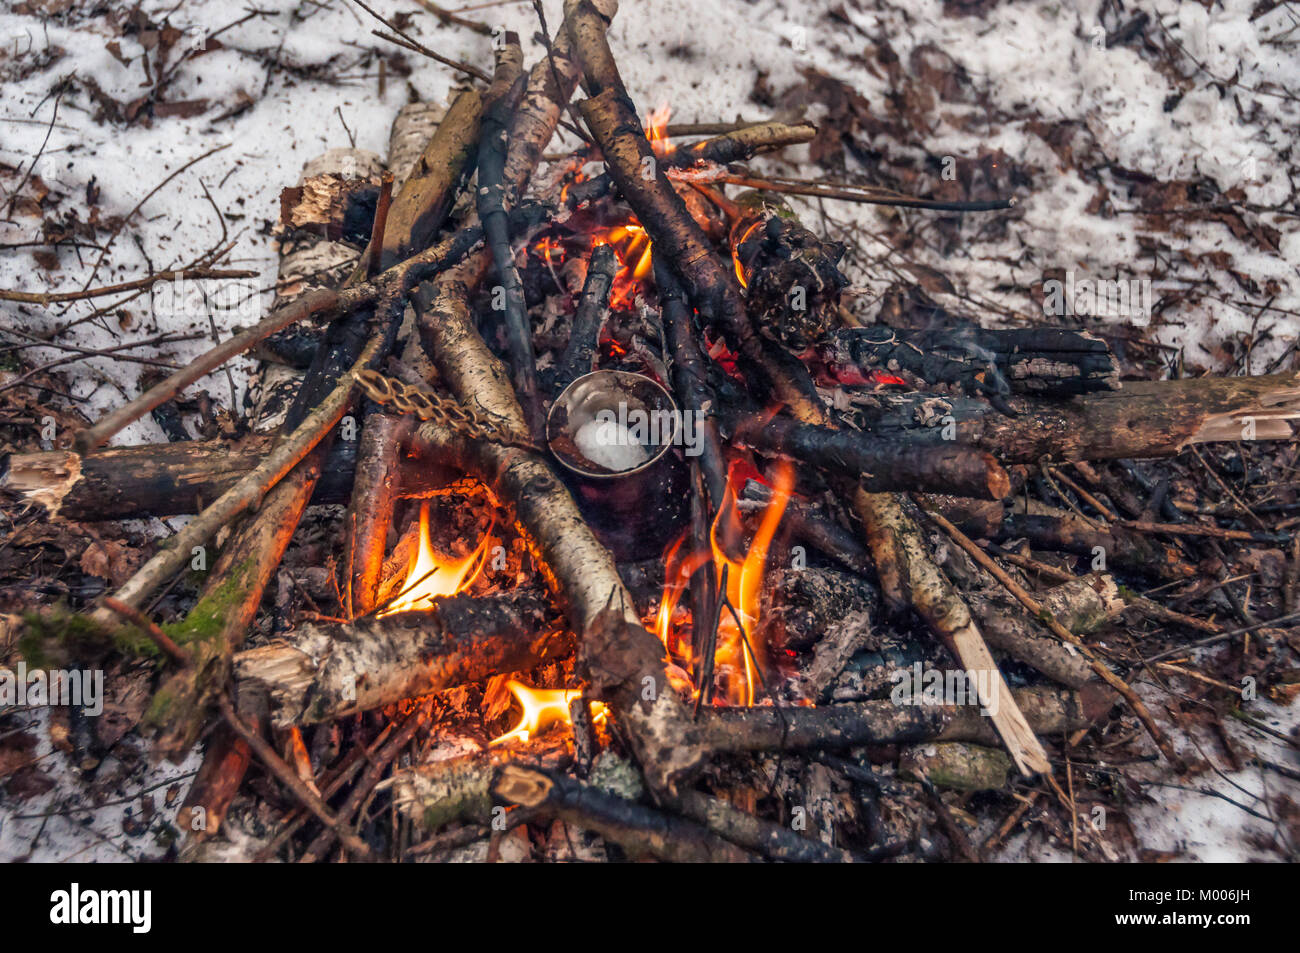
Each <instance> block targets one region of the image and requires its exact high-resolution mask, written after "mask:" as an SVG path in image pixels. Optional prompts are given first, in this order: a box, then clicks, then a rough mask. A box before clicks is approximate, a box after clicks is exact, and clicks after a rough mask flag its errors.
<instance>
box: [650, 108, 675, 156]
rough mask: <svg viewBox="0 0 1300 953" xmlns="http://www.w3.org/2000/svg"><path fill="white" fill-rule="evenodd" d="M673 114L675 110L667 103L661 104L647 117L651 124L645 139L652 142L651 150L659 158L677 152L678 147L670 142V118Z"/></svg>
mask: <svg viewBox="0 0 1300 953" xmlns="http://www.w3.org/2000/svg"><path fill="white" fill-rule="evenodd" d="M672 114H673V108H672V107H671V106H669V105H668V104H667V103H661V104H660V105H659V107H658V108H656V109H653V110H651V111H650V114H649V115H648V116H646V121H647V122H648V123H649V124H650V125H649V127H648V128H647V129H646V131H645V137H646V138H647V139H649V140H650V148H651V149H652V150H654V154H655V155H657V156H666V155H668V154H669V153H670V152H675V151H676V149H677V147H676V146H674V145H673V144H672V143H671V142H669V141H668V135H667V132H668V118H669V117H670V116H671V115H672Z"/></svg>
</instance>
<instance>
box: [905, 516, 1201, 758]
mask: <svg viewBox="0 0 1300 953" xmlns="http://www.w3.org/2000/svg"><path fill="white" fill-rule="evenodd" d="M922 508H923V509H924V507H922ZM925 512H926V514H927V515H928V516H929V517H930V519H932V520H933V521H934V522H935V523H936V524H937V525H938V526H939V528H940V529H942V530H943V531H944V532H945V533H947V534H948V536H949V537H950V538H951V539H952V541H953V542H955V543H956V544H957V545H958V546H960V547H961V548H962V549H963V550H965V551H966V554H967V555H969V556H970V557H971V559H973V560H975V561H976V562H977V563H979V564H980V565H981V566H982V567H983V568H984V569H986V570H988V572H989V573H990V574H991V575H992V576H993V577H994V578H995V579H997V581H998V582H1000V583H1002V585H1003V586H1005V587H1006V589H1007V591H1008V592H1010V593H1011V594H1012V595H1013V596H1015V597H1016V599H1018V600H1019V601H1020V604H1021V605H1023V606H1024V607H1025V608H1026V609H1028V610H1029V611H1030V612H1031V613H1032V614H1033V615H1034V616H1036V617H1037V618H1038V619H1039V620H1040V621H1041V622H1042V623H1043V624H1044V625H1046V626H1047V628H1048V629H1050V630H1051V631H1052V634H1053V635H1055V636H1056V637H1057V638H1058V639H1060V640H1061V641H1062V642H1067V643H1069V644H1070V645H1073V646H1074V647H1075V648H1077V649H1078V650H1079V651H1080V652H1082V653H1083V656H1084V658H1086V659H1087V660H1088V664H1089V666H1090V667H1091V668H1092V670H1093V671H1094V672H1096V673H1097V675H1098V676H1099V677H1100V678H1101V679H1102V681H1104V682H1105V683H1106V684H1107V685H1109V686H1110V687H1111V688H1113V689H1115V691H1117V692H1119V693H1120V695H1122V696H1123V697H1124V700H1125V701H1127V702H1128V703H1129V706H1130V707H1131V708H1132V709H1133V712H1134V714H1136V715H1137V716H1138V720H1140V721H1141V722H1142V725H1143V727H1145V728H1146V730H1147V733H1148V734H1150V735H1151V740H1152V741H1154V742H1155V743H1156V747H1157V748H1159V749H1160V753H1161V754H1163V755H1164V756H1165V758H1167V759H1168V760H1169V763H1170V764H1172V765H1174V766H1175V767H1176V768H1178V769H1179V770H1182V769H1183V767H1184V765H1183V761H1182V759H1181V758H1180V757H1179V756H1178V754H1177V752H1175V751H1174V748H1173V745H1171V744H1170V743H1169V740H1168V739H1167V738H1166V737H1165V736H1164V733H1163V732H1162V731H1161V730H1160V728H1159V726H1158V725H1157V724H1156V722H1155V719H1154V718H1153V717H1152V716H1151V712H1150V711H1148V710H1147V706H1146V705H1145V704H1143V702H1142V699H1140V698H1138V696H1137V692H1135V691H1133V688H1132V687H1131V686H1130V685H1129V684H1128V683H1127V682H1126V681H1124V679H1122V678H1120V677H1119V676H1118V675H1116V674H1115V673H1114V672H1112V671H1111V670H1110V669H1109V668H1107V667H1106V665H1104V664H1103V663H1102V661H1101V660H1100V659H1099V658H1097V655H1096V653H1095V652H1093V650H1092V649H1091V647H1089V646H1088V645H1087V644H1086V643H1085V642H1083V641H1082V640H1081V639H1079V637H1078V636H1076V635H1075V634H1074V633H1073V632H1071V631H1070V630H1069V629H1067V628H1066V627H1065V626H1063V625H1061V623H1060V622H1058V621H1057V619H1056V617H1055V616H1053V615H1052V614H1051V613H1049V612H1048V611H1047V610H1046V609H1044V608H1043V604H1042V603H1041V602H1039V601H1038V600H1037V599H1035V598H1034V597H1033V596H1031V595H1030V594H1029V593H1028V592H1026V591H1025V589H1024V588H1023V587H1022V586H1021V585H1020V583H1018V582H1016V581H1015V580H1014V579H1012V578H1011V575H1010V574H1009V573H1008V572H1007V571H1006V570H1005V569H1003V568H1002V567H1001V566H999V565H998V564H997V562H995V561H994V560H993V558H992V557H991V556H989V554H988V553H986V552H984V550H982V549H980V548H979V547H978V546H976V545H975V543H974V542H973V541H972V540H971V538H970V537H969V536H967V535H966V534H965V533H963V532H962V531H961V530H959V529H958V528H957V527H956V526H954V525H953V524H952V523H951V522H949V520H948V519H947V518H946V517H945V516H944V515H943V514H942V513H936V512H935V511H934V510H926V511H925Z"/></svg>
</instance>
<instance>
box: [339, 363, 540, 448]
mask: <svg viewBox="0 0 1300 953" xmlns="http://www.w3.org/2000/svg"><path fill="white" fill-rule="evenodd" d="M357 383H358V384H360V385H361V389H362V390H364V391H365V392H366V396H367V397H369V398H370V399H371V400H373V401H374V402H375V403H377V404H387V405H389V406H392V407H395V408H397V409H398V410H399V411H401V412H402V413H404V414H414V415H415V416H417V417H419V418H420V419H421V420H432V421H435V422H436V423H439V424H441V425H443V426H444V427H448V428H449V429H451V430H454V431H456V432H457V433H460V434H464V435H465V436H466V437H472V438H474V439H475V440H488V441H491V442H492V443H499V444H504V445H505V446H507V447H523V448H524V449H526V450H534V451H538V450H540V448H539V447H538V446H537V444H535V443H533V442H532V441H531V440H529V439H528V438H526V437H521V436H519V435H517V434H514V433H511V432H510V431H508V430H504V429H502V428H501V427H499V426H497V424H495V423H494V422H493V421H491V420H488V419H487V418H486V417H483V416H482V415H480V414H478V413H476V412H474V411H472V410H470V409H469V408H467V407H464V406H462V405H461V404H460V403H459V402H458V401H456V400H454V399H453V398H451V397H444V396H443V395H441V394H439V393H436V392H435V391H432V390H429V389H428V388H427V387H419V386H416V385H413V384H407V383H406V382H405V381H399V380H397V379H396V378H392V377H387V376H385V375H383V374H380V373H379V372H377V371H361V372H360V373H358V374H357Z"/></svg>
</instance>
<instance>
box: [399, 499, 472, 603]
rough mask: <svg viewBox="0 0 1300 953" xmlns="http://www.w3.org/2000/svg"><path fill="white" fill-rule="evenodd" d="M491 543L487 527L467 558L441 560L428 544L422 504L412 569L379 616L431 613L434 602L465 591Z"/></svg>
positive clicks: (426, 511)
mask: <svg viewBox="0 0 1300 953" xmlns="http://www.w3.org/2000/svg"><path fill="white" fill-rule="evenodd" d="M491 539H492V528H491V527H488V531H487V532H486V533H484V534H483V541H482V542H480V543H479V544H478V547H477V548H475V550H474V551H473V552H472V553H470V554H469V555H468V556H465V557H463V558H461V559H453V560H446V559H442V558H440V557H439V556H438V555H437V554H436V553H435V552H434V551H433V543H432V542H431V541H430V536H429V504H428V503H425V504H424V505H423V506H421V507H420V533H419V548H418V549H417V551H416V553H415V556H414V558H413V559H412V560H411V568H410V569H409V570H407V573H406V579H405V581H404V582H403V583H402V589H401V591H400V592H399V594H398V596H397V598H396V599H395V600H394V601H393V602H392V603H391V604H390V605H389V606H388V607H387V608H385V609H384V610H383V611H382V612H380V613H379V615H380V616H386V615H392V614H393V613H395V612H412V611H418V610H420V609H431V608H433V604H434V601H435V600H437V599H441V598H443V597H444V596H454V595H455V594H456V593H458V592H462V591H464V590H465V589H466V588H467V587H468V586H469V585H470V583H472V582H473V581H474V579H475V578H476V577H477V576H478V574H479V573H480V572H482V570H483V563H482V561H481V559H480V557H482V555H483V554H484V553H485V552H486V551H487V545H488V542H489V541H490V540H491ZM476 564H477V565H476ZM471 570H473V572H471Z"/></svg>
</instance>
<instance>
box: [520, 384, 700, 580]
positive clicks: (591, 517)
mask: <svg viewBox="0 0 1300 953" xmlns="http://www.w3.org/2000/svg"><path fill="white" fill-rule="evenodd" d="M681 433H682V420H681V413H680V412H679V410H678V408H677V405H676V403H674V401H673V399H672V396H671V395H670V394H669V393H668V391H666V390H665V389H664V388H663V386H662V385H660V384H659V383H658V382H657V381H655V380H653V379H651V378H649V377H646V376H644V375H642V374H633V373H630V372H628V371H594V372H593V373H591V374H586V375H584V376H582V377H579V378H578V379H577V380H575V381H574V382H573V383H571V384H570V385H569V386H568V387H566V388H565V389H564V390H563V392H561V394H560V396H559V397H558V398H556V400H555V403H554V404H552V405H551V412H550V414H548V415H547V418H546V441H547V444H548V445H549V446H550V449H551V453H552V454H554V456H555V459H556V460H557V461H558V462H559V464H560V467H559V471H560V475H561V477H562V478H563V479H564V481H565V483H566V485H567V486H568V487H569V489H570V490H571V491H572V493H573V496H574V499H575V500H576V501H577V504H578V509H579V510H581V511H582V515H583V517H584V518H585V519H586V520H587V522H588V523H589V524H590V525H591V527H592V529H593V530H594V531H595V533H596V535H597V537H599V538H600V541H601V542H602V543H604V544H605V545H606V546H607V547H609V549H610V550H611V552H613V554H614V558H615V559H617V560H618V561H620V562H625V561H631V560H638V559H649V558H651V557H654V556H658V555H660V554H661V553H662V552H663V550H664V547H665V546H667V545H668V543H669V542H670V541H671V540H672V539H673V538H674V537H675V536H676V535H677V534H678V533H679V532H680V531H681V529H682V527H683V526H684V525H685V523H686V520H687V518H688V516H689V507H688V505H687V504H688V500H689V494H688V472H687V468H686V463H685V460H684V458H683V456H682V452H681V449H680V447H679V446H678V444H679V443H680V440H681Z"/></svg>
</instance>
